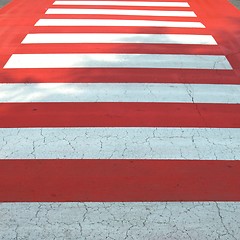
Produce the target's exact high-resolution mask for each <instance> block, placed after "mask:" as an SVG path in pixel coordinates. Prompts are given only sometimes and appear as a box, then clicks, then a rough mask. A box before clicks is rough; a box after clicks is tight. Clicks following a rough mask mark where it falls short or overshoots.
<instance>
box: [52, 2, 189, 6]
mask: <svg viewBox="0 0 240 240" xmlns="http://www.w3.org/2000/svg"><path fill="white" fill-rule="evenodd" d="M53 5H88V6H136V7H137V6H139V7H189V4H188V3H187V2H137V1H134V2H133V1H55V2H54V3H53Z"/></svg>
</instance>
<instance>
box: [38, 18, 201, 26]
mask: <svg viewBox="0 0 240 240" xmlns="http://www.w3.org/2000/svg"><path fill="white" fill-rule="evenodd" d="M35 26H76V27H77V26H79V27H80V26H103V27H104V26H113V27H176V28H205V26H204V25H203V24H202V23H200V22H178V21H151V20H117V19H40V20H38V21H37V23H36V24H35Z"/></svg>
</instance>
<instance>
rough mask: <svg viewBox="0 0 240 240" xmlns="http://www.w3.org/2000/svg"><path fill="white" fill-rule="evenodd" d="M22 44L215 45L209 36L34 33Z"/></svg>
mask: <svg viewBox="0 0 240 240" xmlns="http://www.w3.org/2000/svg"><path fill="white" fill-rule="evenodd" d="M22 43H23V44H29V43H153V44H202V45H217V43H216V41H215V40H214V38H213V37H212V36H211V35H193V34H120V33H119V34H117V33H115V34H110V33H104V34H101V33H96V34H94V33H88V34H87V33H35V34H28V35H27V36H26V37H25V39H24V40H23V41H22Z"/></svg>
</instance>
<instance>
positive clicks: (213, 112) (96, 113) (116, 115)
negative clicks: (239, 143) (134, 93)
mask: <svg viewBox="0 0 240 240" xmlns="http://www.w3.org/2000/svg"><path fill="white" fill-rule="evenodd" d="M0 114H1V121H0V127H1V128H5V127H7V128H8V127H13V128H15V127H18V128H19V127H217V128H218V127H221V128H223V127H226V128H237V127H240V105H239V104H192V103H184V104H177V103H2V104H1V105H0ZM66 116H67V117H66Z"/></svg>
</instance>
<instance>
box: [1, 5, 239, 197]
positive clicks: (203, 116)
mask: <svg viewBox="0 0 240 240" xmlns="http://www.w3.org/2000/svg"><path fill="white" fill-rule="evenodd" d="M233 70H234V69H233V67H232V65H231V62H230V61H229V60H228V58H227V56H226V55H225V53H224V51H222V49H221V48H220V47H219V44H218V42H217V41H216V39H215V38H214V36H213V35H212V34H211V33H210V31H208V29H207V26H205V23H203V22H202V20H201V19H199V18H198V13H197V12H195V10H194V9H192V8H191V4H189V2H185V1H177V2H172V1H166V2H160V1H148V2H146V1H77V0H76V1H54V2H52V3H51V4H49V6H48V8H47V9H45V13H44V14H43V15H42V16H41V17H40V18H39V19H36V22H35V24H34V26H32V28H31V30H29V32H28V33H27V34H26V35H25V36H24V38H23V39H22V41H21V42H19V44H18V46H17V47H16V48H15V50H14V51H13V52H12V54H11V55H10V56H9V58H8V59H7V60H6V62H5V64H4V66H3V68H2V72H3V73H4V74H9V75H10V76H11V74H15V75H14V76H16V77H14V78H13V77H12V78H8V79H10V82H9V81H5V80H4V78H2V80H1V83H0V91H1V94H0V102H1V107H0V108H1V109H3V111H6V109H7V110H8V111H7V114H6V115H4V116H3V118H2V119H3V120H2V122H1V123H0V127H1V128H0V133H1V136H2V137H1V139H0V143H1V152H0V158H1V160H2V161H7V162H11V161H10V160H16V161H14V162H20V163H21V162H22V161H26V160H27V161H29V160H31V161H32V162H36V161H40V162H41V161H43V160H44V161H47V162H48V161H49V163H50V162H51V161H55V162H56V163H57V162H58V161H60V160H61V161H66V164H70V166H71V164H72V161H71V160H77V161H79V162H80V164H82V162H84V163H87V164H92V163H91V162H92V161H95V160H97V161H99V162H101V161H108V162H109V164H110V162H111V161H114V160H118V161H115V162H117V163H116V164H118V165H121V164H125V163H126V161H127V162H128V163H129V164H130V163H131V162H132V161H136V160H140V161H142V162H143V163H144V164H145V165H146V166H150V165H151V166H150V168H154V167H155V164H156V163H157V162H164V164H170V166H172V164H176V161H179V163H180V164H181V162H182V161H186V162H188V161H191V162H193V164H196V165H197V164H199V163H198V161H200V162H201V164H203V165H205V164H206V165H208V164H209V163H212V161H216V164H218V162H224V163H225V162H226V164H231V163H232V161H235V160H239V156H240V152H239V149H240V148H239V145H240V143H239V141H238V138H239V136H240V133H239V125H240V124H239V105H238V104H239V102H240V99H239V96H240V94H239V93H240V89H239V85H236V84H233V82H234V81H235V80H234V77H233V76H234V71H233ZM225 76H227V77H226V78H225ZM25 79H27V80H25ZM229 79H230V80H229ZM15 111H18V117H17V118H14V117H11V116H14V112H15ZM10 118H11V120H10ZM151 160H154V161H151ZM24 164H25V163H24ZM149 164H150V165H149ZM219 164H220V163H219ZM221 164H222V163H221ZM156 166H157V165H156ZM136 171H137V170H136ZM19 174H20V175H21V173H19ZM66 174H68V173H66ZM158 174H160V175H161V174H162V172H161V169H159V173H158ZM202 174H203V176H205V177H207V176H209V174H213V175H214V174H216V175H219V174H220V173H219V172H218V170H216V172H213V173H210V172H207V173H202ZM143 177H144V176H143ZM145 177H147V176H145ZM41 181H42V182H45V181H46V180H43V179H42V180H41ZM71 181H72V180H70V181H69V184H71ZM101 184H103V183H101V181H100V182H99V186H100V187H101ZM112 184H113V185H114V181H113V183H112ZM156 184H157V183H156ZM166 184H168V183H166ZM189 184H190V182H189ZM159 187H160V191H161V188H162V187H161V184H160V186H159ZM211 190H212V189H211ZM90 191H91V190H90ZM126 191H127V190H126ZM142 191H143V192H145V193H146V196H148V190H147V189H146V188H144V189H143V190H142ZM155 191H156V198H154V200H162V199H168V200H178V199H176V198H175V197H173V196H172V193H169V195H167V196H164V197H163V196H162V195H159V190H155ZM215 193H216V191H215ZM39 194H40V193H39ZM75 194H76V195H75ZM75 194H74V195H73V196H72V198H71V197H70V199H71V200H72V201H74V200H76V196H78V193H75ZM189 194H190V196H191V197H190V198H189V196H188V197H187V196H186V197H184V196H182V197H181V199H184V200H192V199H196V200H197V199H198V198H199V200H201V199H202V198H201V192H199V194H198V195H197V197H196V196H194V194H193V193H191V192H190V193H189ZM90 195H91V194H90ZM212 196H213V195H211V194H210V193H209V195H208V197H207V198H208V199H209V200H211V199H212ZM217 196H219V194H217ZM22 197H23V199H25V198H26V200H27V199H29V198H30V199H31V196H30V195H28V193H27V194H26V195H25V197H24V196H21V199H22ZM39 197H40V195H39ZM6 199H8V197H6ZM17 199H18V196H16V199H15V200H17ZM49 199H51V197H50V196H48V197H47V198H46V200H49ZM97 199H98V197H96V196H95V197H94V200H97ZM124 199H125V198H124ZM147 199H148V200H152V199H151V198H148V197H147ZM77 200H81V198H80V199H79V198H78V197H77ZM90 200H91V198H90ZM106 200H107V199H106ZM117 200H119V201H120V200H121V198H119V199H117ZM129 200H131V201H134V200H141V198H139V197H138V194H136V196H135V197H131V198H130V199H129Z"/></svg>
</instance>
